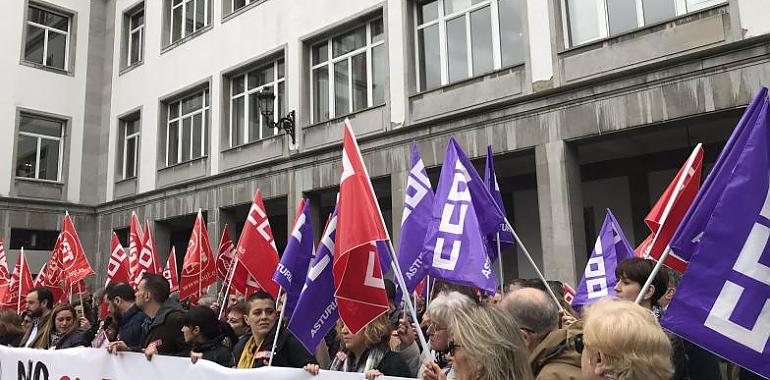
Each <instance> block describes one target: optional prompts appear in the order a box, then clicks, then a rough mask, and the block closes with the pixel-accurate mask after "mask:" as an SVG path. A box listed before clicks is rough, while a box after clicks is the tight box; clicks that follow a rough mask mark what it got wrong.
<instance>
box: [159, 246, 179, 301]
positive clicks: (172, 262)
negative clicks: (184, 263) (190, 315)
mask: <svg viewBox="0 0 770 380" xmlns="http://www.w3.org/2000/svg"><path fill="white" fill-rule="evenodd" d="M163 277H165V278H166V280H168V284H169V286H170V288H171V291H172V292H175V291H177V290H179V272H178V271H177V270H176V248H175V247H171V252H169V254H168V260H166V267H165V268H164V269H163Z"/></svg>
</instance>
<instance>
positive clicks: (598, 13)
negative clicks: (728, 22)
mask: <svg viewBox="0 0 770 380" xmlns="http://www.w3.org/2000/svg"><path fill="white" fill-rule="evenodd" d="M726 2H727V0H562V14H563V16H564V20H566V21H565V24H564V25H565V26H564V32H565V34H566V35H567V36H568V37H569V38H567V39H566V43H567V46H568V47H569V46H576V45H580V44H584V43H587V42H591V41H596V40H600V39H602V38H607V37H610V36H614V35H618V34H621V33H624V32H627V31H630V30H633V29H637V28H642V27H645V26H648V25H653V24H656V23H660V22H662V21H666V20H669V19H671V18H674V17H677V16H681V15H684V14H687V13H689V12H694V11H698V10H701V9H704V8H707V7H711V6H714V5H718V4H722V3H726Z"/></svg>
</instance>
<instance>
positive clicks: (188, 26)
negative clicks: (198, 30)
mask: <svg viewBox="0 0 770 380" xmlns="http://www.w3.org/2000/svg"><path fill="white" fill-rule="evenodd" d="M184 6H185V29H184V34H183V36H187V35H189V34H190V33H192V32H193V31H194V30H195V0H189V1H187V2H185V5H184Z"/></svg>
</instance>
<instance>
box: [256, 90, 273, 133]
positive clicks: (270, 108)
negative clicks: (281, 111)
mask: <svg viewBox="0 0 770 380" xmlns="http://www.w3.org/2000/svg"><path fill="white" fill-rule="evenodd" d="M265 91H270V92H272V91H273V88H272V87H271V86H268V87H265ZM273 108H274V103H273V102H268V103H267V109H261V108H260V110H259V113H260V115H261V114H262V111H270V112H273ZM273 116H275V114H273ZM262 119H264V118H262ZM274 134H275V133H274V132H273V128H269V127H268V126H267V123H266V122H265V120H262V138H266V137H270V136H272V135H274Z"/></svg>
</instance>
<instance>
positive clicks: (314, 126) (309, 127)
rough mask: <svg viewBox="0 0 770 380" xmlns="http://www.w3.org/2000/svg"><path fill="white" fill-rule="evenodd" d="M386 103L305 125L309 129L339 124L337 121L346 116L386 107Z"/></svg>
mask: <svg viewBox="0 0 770 380" xmlns="http://www.w3.org/2000/svg"><path fill="white" fill-rule="evenodd" d="M385 105H387V103H382V104H377V105H374V106H371V107H369V108H364V109H361V110H358V111H356V112H352V113H349V114H345V115H342V116H337V117H335V118H333V119H328V120H324V121H319V122H317V123H313V124H310V125H307V126H305V127H304V128H307V129H312V128H316V127H320V126H322V125H332V124H337V123H339V122H341V121H343V120H345V119H346V118H349V117H352V116H355V115H358V114H360V113H364V112H368V111H371V110H374V109H377V108H382V107H385Z"/></svg>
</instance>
